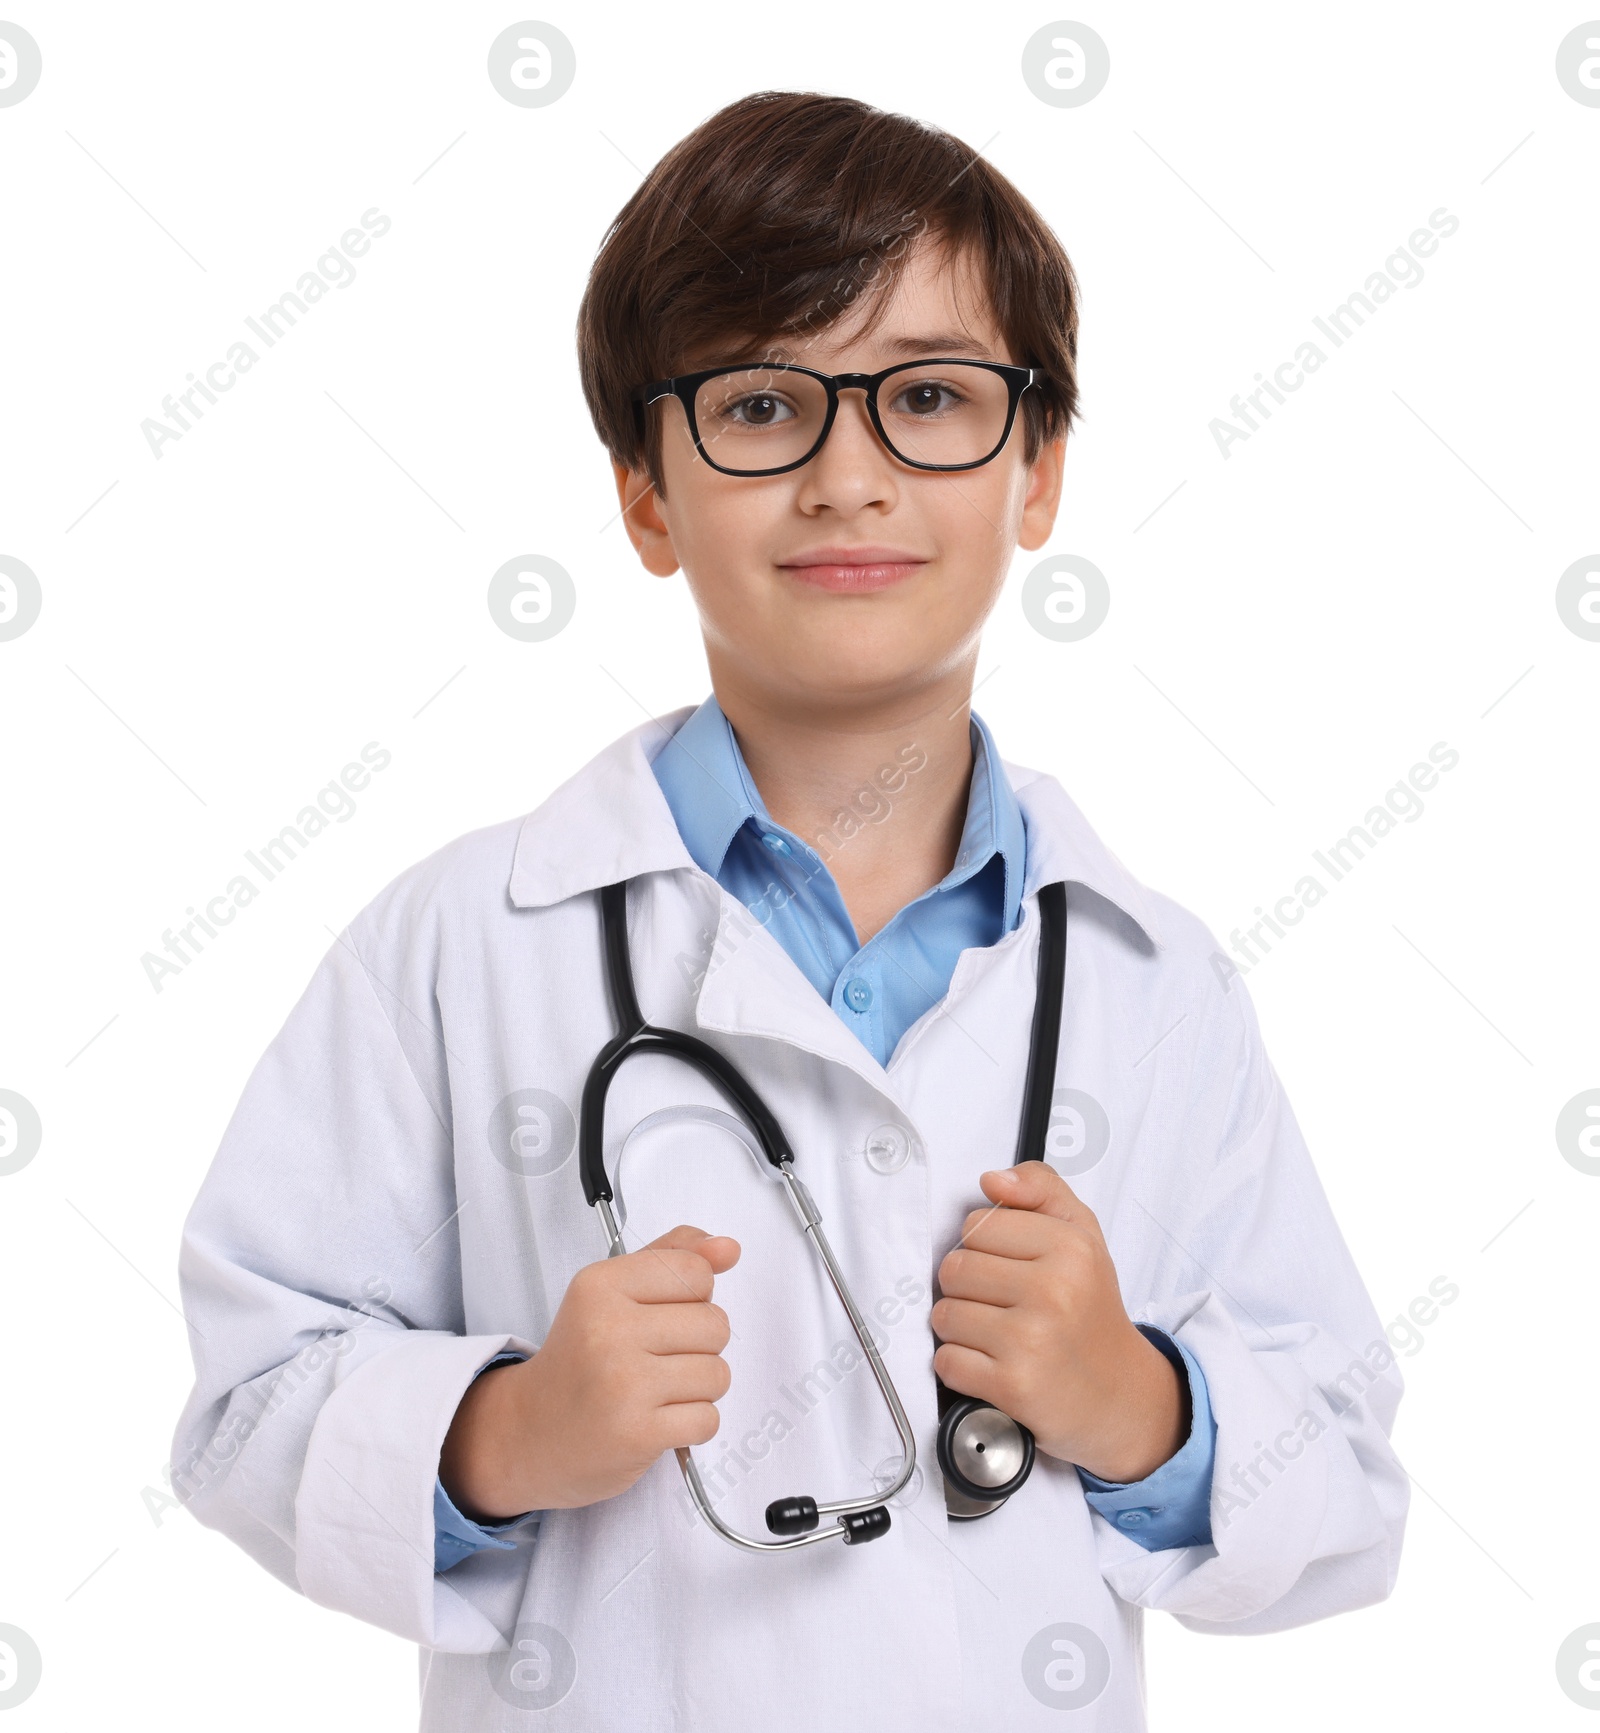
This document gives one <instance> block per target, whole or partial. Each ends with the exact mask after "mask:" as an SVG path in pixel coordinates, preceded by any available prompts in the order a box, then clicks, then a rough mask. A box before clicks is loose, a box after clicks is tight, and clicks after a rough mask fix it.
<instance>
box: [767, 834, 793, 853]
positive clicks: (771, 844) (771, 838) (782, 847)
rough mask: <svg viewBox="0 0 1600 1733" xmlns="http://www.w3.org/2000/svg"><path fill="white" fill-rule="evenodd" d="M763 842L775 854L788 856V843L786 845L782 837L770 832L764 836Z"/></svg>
mask: <svg viewBox="0 0 1600 1733" xmlns="http://www.w3.org/2000/svg"><path fill="white" fill-rule="evenodd" d="M761 840H762V841H763V842H764V843H765V844H766V845H767V847H768V848H770V849H771V850H772V852H773V853H774V854H787V853H788V852H789V845H788V843H786V842H785V841H784V840H783V838H782V837H781V836H777V835H775V834H774V833H773V832H772V831H770V830H769V831H767V832H765V833H764V834H763V835H762V838H761Z"/></svg>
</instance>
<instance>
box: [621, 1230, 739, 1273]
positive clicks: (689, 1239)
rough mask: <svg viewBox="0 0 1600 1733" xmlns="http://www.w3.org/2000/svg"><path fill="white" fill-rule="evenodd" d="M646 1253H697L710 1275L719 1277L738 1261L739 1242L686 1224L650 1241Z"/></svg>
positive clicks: (724, 1235) (725, 1235)
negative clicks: (705, 1264) (709, 1267)
mask: <svg viewBox="0 0 1600 1733" xmlns="http://www.w3.org/2000/svg"><path fill="white" fill-rule="evenodd" d="M644 1249H645V1250H646V1251H652V1250H656V1251H673V1252H698V1253H699V1254H700V1256H701V1257H703V1258H704V1259H705V1260H706V1262H707V1263H708V1264H710V1266H711V1270H712V1274H713V1275H718V1276H720V1275H721V1274H722V1272H723V1271H724V1270H731V1269H732V1268H733V1266H734V1265H735V1264H736V1263H738V1261H739V1242H738V1241H737V1240H736V1239H732V1238H730V1237H729V1236H728V1235H727V1234H708V1233H707V1232H706V1230H705V1229H704V1228H696V1227H690V1226H689V1224H688V1223H687V1222H682V1223H680V1224H679V1225H678V1226H677V1227H675V1228H672V1229H670V1230H669V1231H668V1232H666V1233H664V1234H661V1235H660V1236H659V1237H658V1238H656V1239H653V1240H651V1242H650V1244H649V1245H648V1246H646V1247H645V1248H644Z"/></svg>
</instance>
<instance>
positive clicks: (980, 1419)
mask: <svg viewBox="0 0 1600 1733" xmlns="http://www.w3.org/2000/svg"><path fill="white" fill-rule="evenodd" d="M1066 978H1067V887H1066V885H1065V884H1061V883H1056V884H1048V885H1040V887H1039V968H1038V981H1039V984H1038V990H1037V992H1036V993H1035V996H1034V1001H1033V1028H1032V1031H1031V1033H1030V1036H1029V1040H1028V1073H1027V1080H1026V1082H1025V1083H1024V1085H1023V1096H1022V1119H1021V1123H1020V1124H1019V1126H1018V1128H1017V1153H1016V1157H1015V1162H1024V1161H1043V1160H1044V1158H1045V1140H1046V1138H1047V1137H1048V1136H1049V1132H1050V1109H1051V1107H1052V1105H1053V1097H1054V1094H1055V1074H1056V1062H1057V1054H1058V1050H1059V1047H1060V1042H1061V999H1062V992H1063V990H1064V988H1065V986H1066ZM1015 1162H1014V1163H1013V1165H1015ZM937 1449H938V1457H939V1469H940V1472H941V1473H942V1474H943V1475H944V1488H945V1514H946V1515H947V1516H949V1517H951V1518H953V1519H954V1520H956V1521H958V1522H971V1521H973V1520H974V1519H975V1518H977V1517H980V1516H990V1515H992V1514H993V1513H994V1512H995V1511H997V1510H998V1509H999V1508H1000V1506H1001V1505H1003V1504H1004V1503H1005V1502H1006V1500H1007V1499H1008V1498H1010V1497H1011V1495H1012V1494H1013V1493H1014V1492H1016V1491H1017V1490H1018V1489H1019V1488H1020V1487H1021V1486H1022V1484H1023V1482H1024V1481H1026V1480H1027V1478H1028V1476H1029V1475H1030V1474H1031V1473H1032V1472H1033V1459H1034V1439H1033V1434H1032V1433H1031V1432H1030V1431H1029V1430H1028V1429H1027V1427H1026V1426H1024V1425H1023V1424H1022V1422H1021V1421H1020V1420H1013V1419H1012V1418H1011V1416H1010V1415H1009V1414H1006V1413H1003V1412H1002V1411H1001V1410H1000V1409H998V1408H996V1407H995V1406H994V1405H993V1404H992V1403H989V1402H984V1401H982V1400H981V1399H980V1398H978V1397H976V1396H960V1395H958V1394H957V1393H956V1392H955V1391H953V1390H951V1389H949V1388H948V1387H947V1386H946V1385H945V1384H944V1383H943V1382H941V1383H940V1384H939V1435H938V1445H937Z"/></svg>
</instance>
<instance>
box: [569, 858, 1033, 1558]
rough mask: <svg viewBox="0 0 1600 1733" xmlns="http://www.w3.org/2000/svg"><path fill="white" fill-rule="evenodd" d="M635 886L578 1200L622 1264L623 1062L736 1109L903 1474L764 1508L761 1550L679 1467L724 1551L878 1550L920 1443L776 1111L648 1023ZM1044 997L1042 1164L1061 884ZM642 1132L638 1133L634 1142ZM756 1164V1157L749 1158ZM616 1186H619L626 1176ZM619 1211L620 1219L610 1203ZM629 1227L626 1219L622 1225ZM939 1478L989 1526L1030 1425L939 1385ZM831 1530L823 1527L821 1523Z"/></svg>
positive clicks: (590, 1094)
mask: <svg viewBox="0 0 1600 1733" xmlns="http://www.w3.org/2000/svg"><path fill="white" fill-rule="evenodd" d="M627 897H628V882H627V880H625V879H624V880H621V881H619V882H618V883H616V884H613V885H606V886H605V887H604V888H603V889H602V890H601V892H600V916H601V924H602V927H603V931H604V940H605V958H606V979H607V982H608V984H609V986H610V990H611V1003H612V1009H613V1011H614V1012H615V1014H616V1018H617V1022H618V1024H619V1025H620V1030H619V1032H618V1033H617V1034H616V1035H615V1036H613V1037H612V1039H611V1040H609V1041H608V1042H607V1043H606V1044H605V1046H604V1047H602V1048H601V1049H600V1052H599V1053H598V1054H597V1055H596V1057H595V1061H594V1064H593V1065H592V1066H590V1068H589V1075H588V1078H587V1079H586V1080H585V1082H584V1086H583V1102H582V1107H581V1110H580V1114H579V1126H578V1167H579V1172H580V1174H581V1176H582V1179H583V1194H584V1196H585V1197H586V1198H587V1199H588V1201H589V1203H590V1205H591V1206H592V1207H594V1208H595V1209H598V1210H599V1212H600V1220H601V1222H602V1223H603V1225H604V1227H605V1231H606V1242H607V1246H608V1248H609V1250H608V1253H607V1255H608V1256H610V1257H613V1258H615V1257H620V1256H622V1255H623V1254H624V1252H625V1251H626V1249H627V1248H626V1247H625V1246H624V1245H623V1243H622V1227H621V1222H620V1221H619V1213H620V1212H621V1200H620V1197H619V1196H618V1194H617V1193H616V1192H614V1191H613V1189H612V1184H611V1181H610V1179H609V1178H608V1177H607V1175H606V1167H605V1153H604V1146H605V1110H606V1097H607V1095H608V1094H609V1093H610V1089H611V1085H612V1082H613V1081H614V1080H615V1078H616V1075H617V1073H618V1072H619V1071H620V1070H621V1069H622V1066H623V1064H624V1063H625V1061H627V1060H628V1059H630V1058H632V1057H633V1056H634V1055H635V1054H638V1053H662V1054H671V1055H673V1056H674V1057H676V1058H678V1059H682V1060H685V1061H687V1063H689V1064H690V1065H693V1066H694V1067H695V1068H696V1069H697V1070H698V1071H700V1072H701V1073H703V1075H705V1076H706V1077H708V1078H709V1079H710V1080H711V1081H712V1082H713V1083H714V1084H715V1085H716V1086H717V1088H718V1089H719V1090H720V1091H721V1092H722V1094H723V1095H724V1096H725V1097H726V1099H727V1100H728V1102H729V1103H730V1104H731V1105H732V1106H733V1107H735V1108H737V1109H738V1111H739V1113H740V1114H741V1115H742V1116H743V1120H744V1122H745V1124H747V1125H748V1127H749V1129H750V1131H751V1132H753V1133H754V1136H755V1143H756V1145H758V1146H759V1149H760V1154H761V1156H762V1157H764V1158H765V1160H766V1161H767V1163H768V1164H769V1165H770V1166H771V1168H772V1169H773V1170H774V1171H775V1172H776V1174H777V1176H778V1178H779V1179H780V1180H781V1181H782V1182H783V1185H784V1189H785V1191H786V1193H787V1196H788V1199H789V1203H790V1205H791V1206H792V1208H793V1210H794V1213H795V1218H796V1220H797V1221H798V1222H799V1224H800V1228H801V1231H802V1233H804V1234H805V1235H806V1236H807V1237H808V1238H809V1239H810V1241H811V1243H812V1245H813V1246H814V1247H815V1248H816V1252H817V1255H818V1256H819V1257H820V1258H821V1260H822V1266H823V1268H824V1269H825V1270H826V1271H827V1275H828V1280H829V1281H830V1282H831V1283H832V1285H833V1290H834V1292H835V1293H836V1294H837V1295H838V1296H839V1302H840V1304H841V1305H842V1306H843V1307H844V1309H845V1313H846V1315H847V1316H848V1317H849V1319H850V1327H851V1329H852V1330H854V1332H855V1336H856V1340H857V1342H859V1343H860V1345H861V1352H862V1354H863V1355H864V1356H865V1357H866V1361H867V1364H868V1365H869V1366H871V1368H872V1375H873V1377H874V1379H875V1380H876V1381H877V1385H878V1389H879V1391H880V1393H881V1394H882V1396H883V1400H884V1403H885V1405H886V1406H887V1407H888V1410H889V1413H890V1415H891V1417H892V1418H893V1420H894V1424H895V1430H896V1431H897V1432H898V1433H899V1435H900V1455H901V1462H900V1471H899V1473H898V1474H897V1475H896V1476H895V1479H894V1481H893V1482H892V1484H890V1485H889V1486H888V1487H875V1488H874V1489H873V1491H872V1492H871V1493H870V1494H869V1495H867V1496H864V1497H861V1498H845V1499H836V1500H834V1501H832V1502H831V1503H819V1502H818V1500H816V1499H814V1498H812V1497H810V1496H809V1495H807V1494H803V1493H802V1494H798V1495H796V1496H794V1497H790V1498H779V1499H775V1500H774V1501H773V1502H772V1503H771V1504H769V1505H768V1506H767V1511H766V1519H767V1527H768V1529H769V1530H770V1531H771V1532H772V1533H773V1534H774V1535H777V1536H779V1537H780V1538H778V1539H776V1540H756V1539H753V1538H752V1537H751V1536H749V1535H745V1534H741V1533H740V1532H739V1531H738V1530H737V1529H735V1528H732V1527H730V1526H729V1525H728V1524H727V1523H726V1522H724V1521H723V1520H722V1518H721V1517H720V1516H719V1515H718V1514H717V1512H716V1510H715V1509H714V1507H713V1506H712V1503H711V1500H710V1498H709V1497H708V1496H707V1494H706V1489H705V1484H704V1482H703V1481H702V1480H701V1478H700V1470H699V1468H698V1467H697V1466H696V1464H695V1460H694V1455H693V1452H692V1451H691V1450H690V1449H689V1447H688V1446H687V1445H682V1446H679V1448H678V1450H677V1457H678V1466H679V1467H680V1468H681V1469H682V1470H683V1478H684V1481H685V1483H686V1484H687V1486H688V1488H689V1496H690V1497H691V1498H692V1499H693V1500H694V1504H695V1508H696V1509H697V1510H698V1511H699V1512H700V1514H701V1516H703V1517H704V1518H705V1520H706V1521H707V1522H708V1523H709V1524H710V1525H711V1527H712V1528H713V1529H715V1530H716V1532H717V1533H718V1534H720V1535H721V1536H722V1538H723V1539H724V1540H726V1541H730V1542H731V1543H732V1544H733V1545H734V1546H737V1547H742V1548H744V1549H745V1550H746V1551H748V1552H790V1551H793V1550H794V1549H795V1548H796V1547H802V1546H810V1545H811V1544H812V1543H813V1542H816V1541H821V1540H834V1539H839V1540H842V1541H844V1542H845V1544H846V1545H847V1546H854V1545H859V1544H861V1543H862V1542H865V1541H870V1540H876V1539H877V1538H878V1536H879V1535H881V1534H886V1533H888V1530H889V1512H888V1510H887V1508H886V1506H887V1504H888V1501H889V1500H890V1499H892V1498H894V1497H895V1496H896V1495H897V1494H898V1493H899V1492H900V1491H901V1490H902V1489H903V1488H904V1487H905V1486H906V1485H907V1484H908V1483H909V1482H910V1479H911V1476H912V1474H913V1473H914V1472H915V1471H916V1466H917V1443H916V1438H915V1437H914V1435H913V1433H912V1430H911V1423H910V1421H909V1420H907V1418H906V1411H905V1408H904V1406H903V1405H902V1403H901V1401H900V1396H899V1393H898V1392H897V1391H896V1389H895V1387H894V1381H893V1379H891V1378H890V1376H889V1371H888V1368H887V1367H886V1366H885V1365H884V1363H883V1356H882V1355H881V1354H880V1353H879V1351H878V1347H877V1344H876V1343H875V1342H874V1341H873V1339H872V1333H871V1331H870V1330H869V1329H868V1327H867V1322H866V1319H865V1318H863V1317H862V1315H861V1310H860V1308H859V1307H858V1306H857V1305H856V1302H855V1298H854V1296H853V1295H852V1294H851V1292H850V1286H849V1284H848V1283H847V1282H846V1281H845V1279H844V1272H843V1271H842V1270H841V1269H840V1268H839V1263H838V1260H837V1259H836V1258H835V1257H834V1255H833V1248H832V1247H831V1246H830V1245H829V1244H828V1240H827V1236H826V1235H825V1234H824V1233H823V1231H822V1219H821V1217H820V1216H819V1215H818V1213H817V1206H816V1203H815V1202H814V1200H813V1199H812V1196H811V1194H810V1192H809V1191H807V1189H806V1187H805V1185H804V1183H803V1182H802V1181H801V1180H800V1178H799V1177H798V1175H797V1174H796V1173H795V1171H794V1151H793V1150H792V1149H791V1148H790V1147H789V1140H788V1138H787V1137H786V1136H785V1135H784V1132H783V1128H782V1126H780V1125H779V1124H778V1121H777V1119H776V1117H775V1116H774V1115H773V1113H772V1110H771V1109H770V1108H769V1107H768V1106H767V1104H766V1102H765V1101H763V1100H762V1098H761V1096H760V1095H759V1094H758V1093H757V1092H756V1090H755V1089H754V1088H753V1087H752V1085H751V1084H750V1082H749V1081H748V1080H747V1079H746V1078H745V1076H744V1075H743V1073H741V1072H740V1070H739V1069H738V1067H737V1066H735V1065H734V1064H733V1062H732V1061H731V1060H729V1059H727V1058H726V1057H724V1055H722V1054H721V1053H719V1052H718V1051H717V1050H716V1048H714V1047H712V1046H711V1045H709V1043H707V1042H705V1041H702V1040H701V1039H700V1038H699V1037H698V1036H695V1035H689V1034H686V1033H684V1032H683V1031H682V1030H679V1029H658V1028H657V1027H655V1025H654V1024H651V1023H647V1022H645V1020H644V1016H643V1013H642V1012H641V1011H640V1009H639V1000H638V995H637V994H636V992H635V990H634V984H633V964H632V962H631V960H630V958H629V954H628V903H627ZM1039 919H1040V936H1039V968H1038V989H1037V994H1036V997H1035V1000H1034V1007H1033V1029H1032V1033H1031V1035H1030V1038H1029V1043H1028V1072H1027V1084H1026V1087H1025V1090H1024V1095H1023V1107H1022V1120H1021V1124H1020V1127H1019V1129H1018V1136H1017V1154H1016V1160H1017V1161H1019V1162H1020V1161H1043V1160H1044V1155H1045V1140H1046V1137H1047V1136H1048V1133H1049V1129H1050V1109H1051V1098H1052V1095H1053V1093H1054V1084H1055V1070H1056V1054H1057V1048H1058V1045H1059V1042H1060V1036H1061V991H1062V986H1063V984H1064V982H1065V979H1066V954H1067V897H1066V886H1065V885H1063V884H1059V883H1058V884H1049V885H1041V886H1040V888H1039ZM673 1111H674V1110H670V1109H669V1110H667V1111H666V1112H665V1113H662V1114H654V1115H651V1117H650V1120H648V1121H645V1122H644V1124H651V1123H657V1122H659V1121H661V1120H662V1119H665V1118H669V1117H672V1116H673ZM700 1115H701V1116H702V1117H706V1118H709V1119H712V1120H714V1121H716V1122H718V1123H721V1124H723V1125H724V1126H725V1127H726V1128H728V1129H732V1130H733V1131H734V1132H735V1133H736V1134H738V1135H740V1136H741V1137H742V1138H743V1141H744V1142H745V1143H746V1144H747V1146H748V1145H749V1142H750V1140H749V1138H748V1137H746V1136H744V1135H743V1128H742V1127H741V1126H740V1124H739V1122H738V1121H735V1120H733V1119H731V1118H730V1117H729V1116H728V1115H725V1114H718V1113H714V1112H711V1111H709V1110H700ZM642 1129H643V1125H641V1126H636V1127H635V1128H634V1132H633V1133H630V1137H631V1136H632V1135H634V1134H636V1133H637V1132H638V1131H640V1130H642ZM751 1153H752V1154H754V1153H755V1149H754V1147H752V1149H751ZM619 1185H620V1176H619ZM614 1203H615V1204H616V1205H617V1208H616V1209H613V1204H614ZM622 1219H626V1218H625V1215H624V1216H623V1218H622ZM938 1389H939V1397H938V1400H939V1433H938V1456H939V1467H940V1469H941V1471H942V1472H943V1475H944V1484H945V1510H946V1514H947V1515H949V1516H950V1517H953V1518H955V1519H956V1520H958V1521H971V1520H972V1519H974V1518H976V1517H980V1516H988V1515H989V1514H990V1512H992V1511H996V1510H998V1509H999V1508H1000V1506H1001V1505H1002V1504H1004V1503H1005V1502H1006V1500H1007V1499H1008V1498H1010V1497H1011V1495H1012V1493H1014V1492H1015V1491H1016V1490H1017V1489H1018V1488H1019V1487H1020V1486H1021V1485H1022V1483H1023V1482H1024V1481H1025V1480H1026V1479H1027V1478H1028V1475H1029V1473H1030V1472H1031V1471H1032V1468H1033V1459H1034V1442H1033V1434H1032V1433H1031V1432H1029V1430H1028V1429H1027V1427H1026V1426H1023V1425H1021V1424H1020V1423H1019V1422H1017V1421H1015V1420H1013V1419H1012V1418H1011V1417H1010V1416H1009V1415H1008V1414H1004V1413H1002V1412H1001V1411H1000V1410H999V1409H998V1408H996V1407H994V1406H993V1405H992V1404H991V1403H988V1402H984V1401H982V1400H980V1399H979V1398H978V1397H976V1396H961V1395H958V1394H957V1393H956V1392H955V1391H953V1390H949V1389H947V1388H946V1387H945V1385H944V1384H943V1383H942V1382H941V1383H940V1384H939V1387H938ZM824 1517H832V1518H833V1519H834V1520H833V1521H832V1522H831V1523H829V1524H827V1525H826V1526H823V1522H822V1519H823V1518H824Z"/></svg>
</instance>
